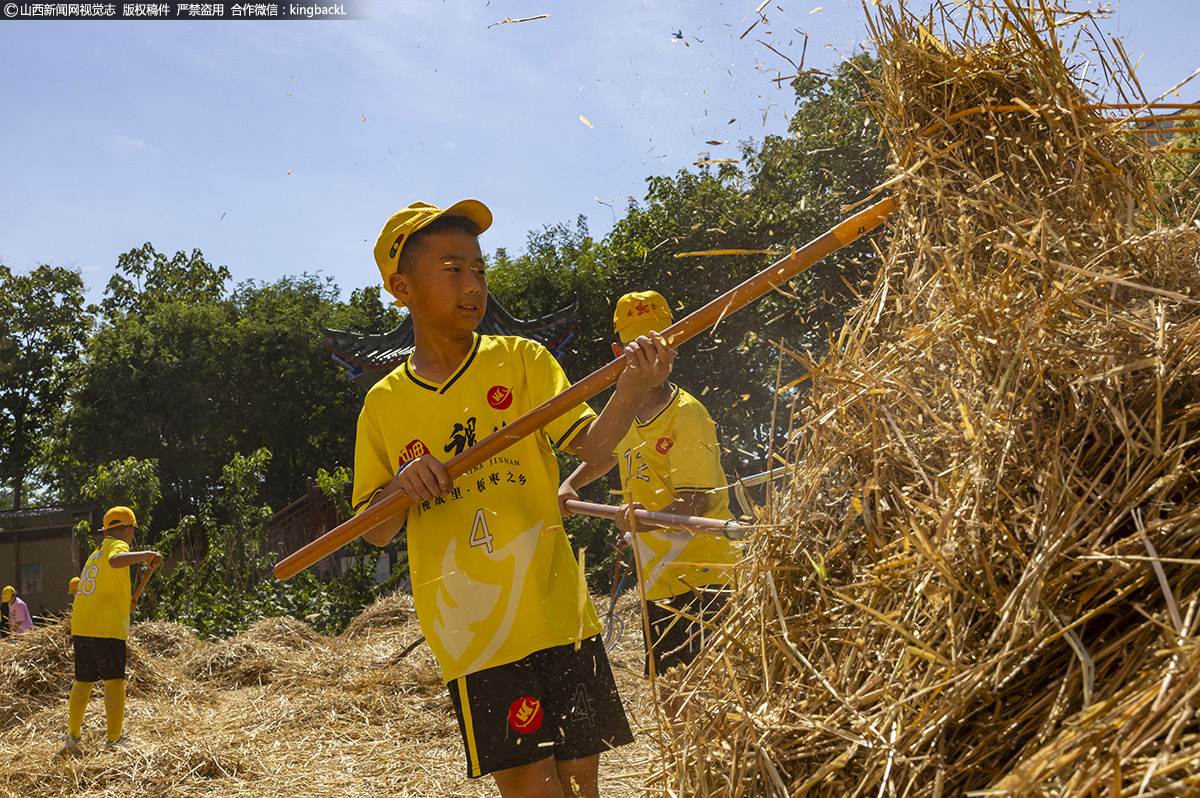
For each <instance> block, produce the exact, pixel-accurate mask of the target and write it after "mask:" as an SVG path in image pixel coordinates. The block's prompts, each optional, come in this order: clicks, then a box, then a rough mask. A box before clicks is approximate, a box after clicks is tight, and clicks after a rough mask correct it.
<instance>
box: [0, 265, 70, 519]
mask: <svg viewBox="0 0 1200 798" xmlns="http://www.w3.org/2000/svg"><path fill="white" fill-rule="evenodd" d="M0 295H2V296H3V297H4V298H3V300H2V301H0V437H2V438H3V440H4V447H3V449H2V450H0V481H2V482H3V484H4V485H5V486H6V487H7V488H8V489H9V491H11V494H10V504H11V506H12V507H22V506H24V503H25V491H26V488H27V486H28V485H29V483H30V481H31V479H32V477H33V474H34V472H35V470H36V469H37V466H38V464H39V462H40V459H41V453H42V446H43V443H44V441H45V439H46V437H47V435H48V433H49V431H50V429H51V427H52V426H53V423H54V421H55V419H56V418H57V417H58V416H59V414H60V412H61V411H62V408H63V405H64V403H65V402H66V398H67V391H68V386H69V384H70V380H69V376H68V372H69V369H70V366H71V364H73V363H74V362H75V361H76V359H77V355H78V352H79V350H80V347H81V345H82V342H83V341H84V339H85V337H86V336H87V332H88V329H89V325H90V322H89V320H88V317H87V316H86V315H85V311H84V296H83V279H82V278H81V277H80V276H79V273H78V272H77V271H74V270H72V269H64V268H60V267H54V266H46V265H43V266H39V267H37V268H36V269H34V270H33V271H32V272H30V273H29V274H24V275H22V274H15V273H14V272H13V271H12V270H11V269H9V268H8V267H7V266H3V265H0Z"/></svg>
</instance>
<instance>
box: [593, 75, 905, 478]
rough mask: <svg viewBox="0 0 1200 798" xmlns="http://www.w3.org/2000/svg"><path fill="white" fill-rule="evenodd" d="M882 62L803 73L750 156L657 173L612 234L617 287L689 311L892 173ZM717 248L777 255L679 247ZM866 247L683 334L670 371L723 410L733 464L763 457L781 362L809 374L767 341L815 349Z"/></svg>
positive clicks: (843, 305) (862, 267)
mask: <svg viewBox="0 0 1200 798" xmlns="http://www.w3.org/2000/svg"><path fill="white" fill-rule="evenodd" d="M876 69H877V65H876V64H875V62H874V61H873V60H872V59H871V58H870V57H869V56H867V55H862V56H860V57H858V58H857V59H854V60H853V61H850V62H846V63H844V64H842V65H841V66H840V67H839V68H838V70H837V71H836V72H835V73H834V74H832V75H822V74H806V75H804V76H801V77H800V78H797V79H796V80H795V81H794V82H793V88H794V89H795V91H796V100H797V112H796V114H795V115H794V116H793V117H792V119H791V121H790V123H789V129H788V135H786V136H782V135H773V136H768V137H766V139H765V140H764V141H763V142H762V143H761V144H755V143H754V142H746V143H744V144H743V146H742V153H743V158H742V162H743V165H742V166H736V165H733V164H721V165H720V166H719V167H718V168H716V169H712V168H711V167H708V166H705V167H701V168H700V170H699V171H697V172H691V171H683V172H680V173H679V174H677V175H675V176H674V177H671V178H667V177H656V178H651V179H650V180H649V181H648V186H649V188H648V191H647V194H646V198H645V200H644V201H642V202H637V203H634V204H632V205H631V207H630V209H629V212H628V213H627V215H626V216H625V218H624V219H622V220H620V221H619V222H618V223H617V225H616V226H615V228H614V229H613V231H612V233H611V234H610V235H609V237H608V238H607V239H606V241H605V244H606V246H607V248H608V250H609V252H610V253H611V257H612V258H613V262H614V266H615V270H614V274H613V277H612V281H611V284H610V290H611V293H612V296H614V297H615V296H618V295H620V294H621V293H624V292H626V291H633V290H645V289H655V290H658V291H659V292H660V293H662V294H663V295H664V296H666V297H667V299H668V301H669V302H671V303H672V304H673V305H674V306H675V307H677V308H679V309H680V312H684V313H686V312H691V311H694V310H696V309H698V308H699V307H701V306H702V305H704V304H706V303H707V302H708V301H710V300H712V299H714V298H716V297H717V296H719V295H720V294H722V293H724V292H725V291H727V290H729V289H730V288H732V287H734V286H735V285H737V284H739V283H741V282H742V281H744V280H746V279H748V278H749V277H751V276H753V275H754V274H756V273H757V272H758V271H760V270H761V269H763V268H765V267H766V266H767V265H768V264H769V263H770V262H771V261H772V260H775V259H777V258H778V257H780V256H781V255H783V254H785V253H786V252H788V251H789V249H791V248H792V247H800V246H803V245H804V244H805V243H807V242H808V241H810V240H812V239H813V238H815V237H817V236H818V235H820V234H822V233H824V232H825V231H826V230H827V229H829V228H830V227H832V226H833V225H834V224H835V223H836V222H837V221H839V220H840V219H841V218H843V217H844V215H845V214H844V211H843V206H844V205H845V204H847V203H850V202H854V201H858V200H861V199H865V198H866V196H867V191H868V190H869V189H870V188H872V187H873V186H875V185H878V184H879V183H881V182H882V181H883V179H884V177H885V164H886V150H885V148H884V146H883V143H882V141H881V139H880V136H879V130H878V127H877V125H876V124H875V123H874V120H873V117H872V116H871V112H870V109H869V107H868V103H867V101H868V100H869V98H870V96H871V91H872V88H871V85H872V84H871V77H870V76H871V75H872V74H873V72H874V71H875V70H876ZM712 250H773V251H774V252H776V253H778V254H775V255H769V256H761V255H759V256H749V255H722V256H713V257H688V258H678V257H676V256H677V255H678V254H680V253H687V252H705V251H712ZM870 251H871V250H870V245H869V243H868V242H863V243H860V244H858V245H856V246H854V247H850V248H847V250H844V251H842V252H840V253H837V254H835V255H834V256H831V257H830V258H827V259H826V260H825V261H823V262H822V263H821V264H819V265H817V266H815V267H814V268H813V269H810V270H809V271H808V272H806V273H805V274H804V275H801V277H799V278H797V279H795V280H793V281H792V282H791V283H790V284H788V285H787V286H783V287H781V289H780V290H779V291H777V292H774V293H771V294H768V295H767V296H766V297H764V298H763V299H761V300H759V301H757V302H755V303H752V304H751V305H750V306H749V307H747V308H746V309H744V310H742V311H740V312H739V313H736V314H734V315H731V316H730V317H728V318H727V319H725V320H723V321H721V322H720V323H719V324H718V325H717V326H716V328H715V329H714V330H712V331H711V332H709V333H707V334H704V335H701V336H698V337H697V338H696V339H694V340H693V341H692V342H690V343H689V344H686V345H685V349H684V350H683V351H682V352H681V357H680V358H679V360H677V361H676V368H675V376H674V377H673V379H674V380H675V381H676V382H678V383H679V384H680V385H682V386H683V387H684V388H685V389H687V390H688V391H690V392H691V393H693V394H695V395H696V396H697V397H699V398H700V400H701V401H702V402H704V404H705V405H706V406H707V407H708V409H709V411H710V412H711V413H712V415H713V417H714V418H715V419H716V421H717V423H718V426H719V427H720V429H721V432H722V437H723V439H724V441H725V444H726V446H727V453H726V457H725V467H726V470H743V469H744V468H746V467H751V465H752V464H753V467H758V463H757V461H760V460H761V458H762V457H763V456H764V454H765V451H766V445H767V442H768V433H769V422H770V420H771V419H770V412H771V407H772V398H773V392H774V388H775V384H776V377H777V371H778V369H779V367H780V365H781V363H782V366H783V367H784V368H785V371H784V374H783V375H782V381H783V383H784V384H787V383H789V382H791V381H792V380H793V379H795V378H796V377H798V376H800V374H802V371H803V366H801V365H800V364H795V363H792V362H791V361H790V359H787V358H784V359H782V361H781V358H780V350H779V349H778V348H777V346H775V345H774V344H773V343H772V341H775V342H776V343H778V342H779V341H780V340H781V339H782V340H786V341H788V342H790V344H791V345H792V346H794V347H795V346H808V347H811V348H813V349H814V350H815V353H816V354H819V352H820V351H821V348H822V347H823V345H824V342H825V341H827V340H828V332H829V330H830V329H833V330H836V329H837V328H839V327H840V326H841V321H842V317H843V315H844V314H845V312H846V311H847V310H848V309H849V307H850V306H851V304H852V303H853V302H854V301H856V296H855V292H856V291H857V290H859V289H860V288H861V287H863V286H864V284H865V282H866V280H867V278H868V276H869V271H868V270H869V261H870ZM680 312H677V313H676V318H679V316H680Z"/></svg>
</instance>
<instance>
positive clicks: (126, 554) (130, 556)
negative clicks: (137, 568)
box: [108, 551, 158, 568]
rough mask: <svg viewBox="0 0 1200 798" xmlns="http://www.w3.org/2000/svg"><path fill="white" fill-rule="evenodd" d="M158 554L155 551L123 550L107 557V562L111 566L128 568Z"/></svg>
mask: <svg viewBox="0 0 1200 798" xmlns="http://www.w3.org/2000/svg"><path fill="white" fill-rule="evenodd" d="M157 556H158V552H157V551H123V552H121V553H120V554H114V555H113V556H111V557H109V558H108V564H109V565H111V566H112V567H113V568H128V567H129V566H131V565H136V564H137V563H139V562H146V561H148V560H153V559H154V558H155V557H157Z"/></svg>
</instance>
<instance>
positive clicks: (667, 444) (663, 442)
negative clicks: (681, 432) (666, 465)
mask: <svg viewBox="0 0 1200 798" xmlns="http://www.w3.org/2000/svg"><path fill="white" fill-rule="evenodd" d="M674 445H675V441H673V440H671V439H670V438H659V439H658V443H656V444H654V448H655V449H656V450H657V451H658V453H659V454H666V453H667V452H669V451H671V447H672V446H674Z"/></svg>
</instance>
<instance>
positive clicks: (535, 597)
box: [353, 334, 600, 682]
mask: <svg viewBox="0 0 1200 798" xmlns="http://www.w3.org/2000/svg"><path fill="white" fill-rule="evenodd" d="M568 387H570V382H569V381H568V380H567V377H566V375H565V374H564V373H563V371H562V368H561V367H560V366H559V364H558V362H557V361H556V360H555V359H554V357H553V356H552V355H551V354H550V353H549V352H548V351H547V350H546V349H545V347H543V346H542V345H541V344H538V343H536V342H534V341H530V340H527V339H524V338H518V337H515V336H491V335H479V334H476V335H475V341H474V345H473V346H472V348H471V351H470V353H469V354H468V355H467V357H466V358H465V359H464V360H463V362H462V364H461V365H460V366H459V367H458V369H457V370H456V371H455V372H454V373H453V374H452V375H450V377H449V378H448V379H447V380H446V381H445V382H443V383H441V384H434V383H431V382H429V381H428V380H425V379H423V378H422V377H421V376H420V375H418V374H417V373H416V372H414V371H413V370H412V369H411V368H409V366H408V364H407V363H405V364H403V365H401V366H400V367H398V368H397V369H396V370H395V371H393V372H392V373H391V374H389V375H388V376H386V377H384V378H383V379H382V380H380V381H379V382H378V383H376V384H375V385H374V386H373V387H372V388H371V390H370V391H369V392H368V393H367V397H366V400H365V401H364V403H363V408H362V412H361V413H360V414H359V417H358V435H357V440H356V442H355V450H354V495H353V501H354V506H355V509H356V510H357V511H361V510H362V509H363V508H365V507H366V506H367V505H368V504H369V503H370V500H371V498H372V497H373V496H374V495H375V494H376V493H378V492H379V491H380V490H381V489H382V488H383V487H385V486H386V485H387V484H388V483H389V482H391V481H392V478H393V477H394V476H395V475H396V473H398V471H399V469H401V468H402V467H403V466H404V464H405V463H407V462H408V461H410V460H413V459H415V458H417V457H420V456H421V455H423V454H425V453H430V454H432V455H434V456H435V457H437V458H438V459H439V460H442V461H443V462H444V461H446V460H448V459H450V458H451V457H454V456H456V455H458V454H460V453H462V452H463V451H464V450H465V449H467V448H469V447H470V446H472V445H474V443H475V442H476V440H482V439H483V438H485V437H487V436H488V435H490V434H491V433H492V432H494V431H496V430H498V429H500V428H501V427H503V426H505V425H506V424H509V423H511V422H513V421H515V420H516V419H517V418H519V417H520V416H522V415H524V414H525V413H526V412H528V411H529V410H532V409H533V408H535V407H537V406H538V405H540V404H542V403H543V402H545V401H547V400H548V399H550V398H551V397H553V396H555V395H557V394H559V393H561V392H562V391H564V390H566V389H567V388H568ZM593 418H595V413H593V412H592V410H591V408H589V407H588V406H587V405H586V404H581V405H579V406H578V407H575V408H573V409H572V410H570V411H569V412H567V413H564V414H563V415H561V416H559V417H558V418H557V419H555V420H554V421H551V422H550V423H549V424H547V425H546V426H545V427H544V428H543V429H541V430H539V431H537V432H535V433H533V434H531V435H527V436H526V437H524V438H522V439H521V440H519V441H517V442H516V443H514V444H512V445H511V446H509V447H508V448H507V449H505V450H504V451H503V452H501V453H500V454H498V455H496V456H495V457H493V458H491V459H490V460H489V461H487V462H485V463H483V464H481V465H479V466H477V467H476V468H475V469H473V470H472V471H471V472H469V473H467V474H465V475H463V476H461V477H459V478H458V479H457V480H455V481H454V486H453V488H452V490H451V492H450V494H449V495H448V496H446V497H445V498H444V499H437V500H435V501H431V502H422V503H419V504H416V505H414V506H412V507H410V508H409V510H408V520H407V534H408V564H409V570H410V574H411V577H412V589H413V600H414V603H415V604H416V608H417V618H418V620H419V622H420V624H421V631H422V632H424V634H425V639H426V641H427V642H428V643H429V646H430V648H432V649H433V652H434V654H435V655H436V656H437V659H438V663H439V665H441V668H442V675H443V677H444V678H445V679H446V681H447V682H449V681H451V680H453V679H457V678H458V677H460V676H464V675H466V674H469V673H474V672H476V671H480V670H484V669H486V668H491V667H495V666H497V665H503V664H506V663H509V662H516V661H517V660H519V659H522V658H524V657H526V656H528V655H529V654H532V653H533V652H535V651H540V650H542V649H545V648H550V647H552V646H559V645H565V644H567V643H573V642H575V641H577V640H580V639H583V638H587V637H591V636H592V635H595V634H598V633H599V632H600V621H599V618H598V617H597V615H596V610H595V608H594V607H593V606H592V602H591V598H590V597H589V596H588V595H587V592H586V591H581V590H580V583H581V579H580V574H579V565H578V563H577V562H576V560H575V555H574V553H573V552H572V551H571V544H570V541H569V540H568V539H567V536H566V533H565V532H564V530H563V524H562V517H561V516H560V515H559V512H558V498H557V497H558V480H559V471H558V460H557V459H556V458H555V455H554V450H553V448H552V447H556V448H560V449H561V448H563V447H564V446H565V445H566V444H568V443H569V442H570V441H571V439H572V438H573V437H574V436H575V435H576V433H578V432H579V430H581V429H582V428H583V427H585V426H586V425H587V424H589V423H590V422H591V420H592V419H593Z"/></svg>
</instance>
